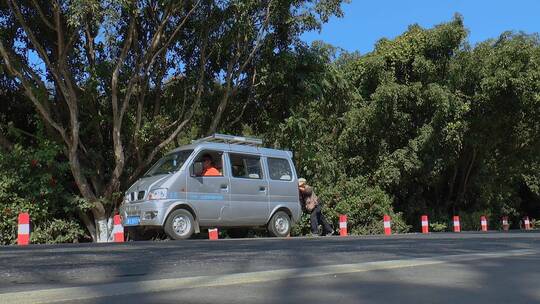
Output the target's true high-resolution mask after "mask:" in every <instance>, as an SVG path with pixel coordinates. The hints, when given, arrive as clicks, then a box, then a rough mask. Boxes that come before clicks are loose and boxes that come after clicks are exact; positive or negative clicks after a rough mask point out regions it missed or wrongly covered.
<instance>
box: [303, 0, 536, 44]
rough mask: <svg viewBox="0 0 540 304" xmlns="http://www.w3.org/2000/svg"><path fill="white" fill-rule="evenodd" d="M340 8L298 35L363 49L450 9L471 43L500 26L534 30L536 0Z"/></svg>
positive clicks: (423, 0)
mask: <svg viewBox="0 0 540 304" xmlns="http://www.w3.org/2000/svg"><path fill="white" fill-rule="evenodd" d="M343 10H344V12H345V16H344V17H343V18H332V19H331V20H330V22H329V23H327V24H325V25H323V29H322V31H321V32H320V33H318V32H309V33H305V34H304V35H303V36H302V39H303V40H304V41H306V42H308V43H311V42H312V41H314V40H322V41H325V42H327V43H330V44H332V45H334V46H338V47H341V48H344V49H345V50H347V51H360V52H361V53H362V54H364V53H366V52H369V51H371V50H373V46H374V44H375V42H377V40H379V39H381V38H383V37H386V38H390V39H391V38H394V37H396V36H397V35H399V34H401V33H403V32H404V31H405V30H407V27H408V26H409V25H410V24H413V23H418V24H419V25H420V26H422V27H432V26H434V25H436V24H440V23H442V22H446V21H450V20H452V17H453V16H454V13H460V14H461V15H463V18H464V23H465V26H466V27H467V29H468V30H469V41H470V42H471V43H472V44H475V43H477V42H481V41H484V40H486V39H488V38H496V37H498V36H499V34H501V33H502V32H504V31H506V30H514V31H524V32H526V33H538V32H540V0H514V1H503V0H468V1H467V0H454V1H452V0H401V1H400V0H375V1H374V0H371V1H362V0H352V3H350V4H344V5H343Z"/></svg>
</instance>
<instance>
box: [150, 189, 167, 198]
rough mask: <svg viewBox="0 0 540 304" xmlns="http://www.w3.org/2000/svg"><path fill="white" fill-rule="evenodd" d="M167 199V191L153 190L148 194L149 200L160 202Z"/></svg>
mask: <svg viewBox="0 0 540 304" xmlns="http://www.w3.org/2000/svg"><path fill="white" fill-rule="evenodd" d="M166 198H167V189H154V190H152V191H150V193H149V194H148V199H149V200H160V199H166Z"/></svg>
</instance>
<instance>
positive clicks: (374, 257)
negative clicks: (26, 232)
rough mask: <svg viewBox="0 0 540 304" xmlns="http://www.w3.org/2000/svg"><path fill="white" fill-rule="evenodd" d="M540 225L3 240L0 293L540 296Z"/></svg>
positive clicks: (129, 297) (56, 296)
mask: <svg viewBox="0 0 540 304" xmlns="http://www.w3.org/2000/svg"><path fill="white" fill-rule="evenodd" d="M539 282H540V233H539V232H523V233H495V232H494V233H456V234H430V235H419V234H412V235H393V236H388V237H383V236H376V237H375V236H372V237H347V238H340V237H324V238H315V239H309V238H286V239H244V240H219V241H207V240H191V241H177V242H129V243H124V244H69V245H31V246H27V247H15V246H13V247H0V303H17V304H22V303H58V302H65V303H78V304H81V303H171V302H172V303H214V304H215V303H277V302H279V303H304V302H305V303H330V302H336V303H388V302H390V301H392V302H396V303H453V304H455V303H540V288H539Z"/></svg>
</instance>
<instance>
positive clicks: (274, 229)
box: [268, 211, 291, 237]
mask: <svg viewBox="0 0 540 304" xmlns="http://www.w3.org/2000/svg"><path fill="white" fill-rule="evenodd" d="M268 232H269V233H270V235H271V236H276V237H286V236H288V235H289V233H290V232H291V217H290V216H289V215H288V214H287V213H285V212H283V211H278V212H276V213H275V214H274V216H272V218H271V219H270V222H269V223H268Z"/></svg>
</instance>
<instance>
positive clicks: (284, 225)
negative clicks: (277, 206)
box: [274, 216, 289, 234]
mask: <svg viewBox="0 0 540 304" xmlns="http://www.w3.org/2000/svg"><path fill="white" fill-rule="evenodd" d="M274 226H275V227H276V230H277V232H279V233H280V234H284V233H286V232H287V230H289V221H288V220H287V219H285V218H283V217H281V216H280V217H278V218H277V219H276V222H275V225H274Z"/></svg>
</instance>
